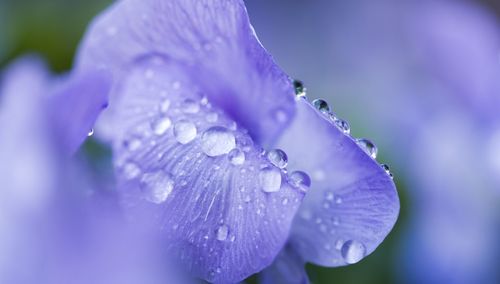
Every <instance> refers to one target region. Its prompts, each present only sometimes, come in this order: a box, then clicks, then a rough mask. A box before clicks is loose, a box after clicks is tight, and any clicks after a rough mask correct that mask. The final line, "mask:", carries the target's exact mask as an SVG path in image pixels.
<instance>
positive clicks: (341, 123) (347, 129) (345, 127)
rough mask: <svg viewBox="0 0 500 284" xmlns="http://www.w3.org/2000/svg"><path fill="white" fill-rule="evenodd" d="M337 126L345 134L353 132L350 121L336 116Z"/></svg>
mask: <svg viewBox="0 0 500 284" xmlns="http://www.w3.org/2000/svg"><path fill="white" fill-rule="evenodd" d="M333 122H334V123H335V125H336V126H337V128H338V129H339V130H340V131H342V132H343V133H344V134H350V133H351V126H350V125H349V123H348V122H347V121H345V120H343V119H340V118H335V119H334V120H333Z"/></svg>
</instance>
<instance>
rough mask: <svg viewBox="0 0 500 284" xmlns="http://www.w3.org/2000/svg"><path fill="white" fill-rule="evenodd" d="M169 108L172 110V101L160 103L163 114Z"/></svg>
mask: <svg viewBox="0 0 500 284" xmlns="http://www.w3.org/2000/svg"><path fill="white" fill-rule="evenodd" d="M169 108H170V101H169V100H164V101H163V102H161V103H160V112H161V113H166V112H167V111H168V109H169Z"/></svg>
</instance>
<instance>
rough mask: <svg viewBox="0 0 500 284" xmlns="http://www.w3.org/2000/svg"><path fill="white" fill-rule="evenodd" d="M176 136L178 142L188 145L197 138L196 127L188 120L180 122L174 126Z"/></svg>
mask: <svg viewBox="0 0 500 284" xmlns="http://www.w3.org/2000/svg"><path fill="white" fill-rule="evenodd" d="M174 135H175V139H176V140H177V142H179V143H181V144H187V143H189V142H191V141H193V139H194V138H196V135H197V130H196V126H195V125H194V124H193V123H192V122H189V121H187V120H181V121H178V122H177V123H176V124H175V126H174Z"/></svg>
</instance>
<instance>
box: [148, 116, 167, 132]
mask: <svg viewBox="0 0 500 284" xmlns="http://www.w3.org/2000/svg"><path fill="white" fill-rule="evenodd" d="M171 125H172V121H171V120H170V118H168V117H160V118H159V119H157V120H156V121H154V122H153V123H152V124H151V129H152V130H153V132H154V134H156V135H158V136H160V135H163V134H165V132H167V130H168V129H169V128H170V126H171Z"/></svg>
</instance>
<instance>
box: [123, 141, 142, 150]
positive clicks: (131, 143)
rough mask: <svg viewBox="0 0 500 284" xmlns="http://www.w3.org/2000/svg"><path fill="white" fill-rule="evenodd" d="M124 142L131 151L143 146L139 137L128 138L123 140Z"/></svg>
mask: <svg viewBox="0 0 500 284" xmlns="http://www.w3.org/2000/svg"><path fill="white" fill-rule="evenodd" d="M123 144H124V145H125V147H126V148H127V149H128V150H129V151H137V150H139V148H141V146H142V142H141V140H139V139H137V138H132V139H130V140H126V141H125V142H123Z"/></svg>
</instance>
